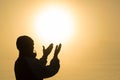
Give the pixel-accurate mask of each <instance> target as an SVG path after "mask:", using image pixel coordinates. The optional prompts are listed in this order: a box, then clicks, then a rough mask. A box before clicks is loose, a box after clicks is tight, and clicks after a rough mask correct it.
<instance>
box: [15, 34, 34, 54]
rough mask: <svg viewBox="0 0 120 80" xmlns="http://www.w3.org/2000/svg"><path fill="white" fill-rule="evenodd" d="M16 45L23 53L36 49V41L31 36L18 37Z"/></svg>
mask: <svg viewBox="0 0 120 80" xmlns="http://www.w3.org/2000/svg"><path fill="white" fill-rule="evenodd" d="M16 46H17V49H18V50H19V51H20V52H22V53H29V52H30V53H31V52H33V49H34V41H33V40H32V39H31V38H30V37H29V36H20V37H18V38H17V41H16Z"/></svg>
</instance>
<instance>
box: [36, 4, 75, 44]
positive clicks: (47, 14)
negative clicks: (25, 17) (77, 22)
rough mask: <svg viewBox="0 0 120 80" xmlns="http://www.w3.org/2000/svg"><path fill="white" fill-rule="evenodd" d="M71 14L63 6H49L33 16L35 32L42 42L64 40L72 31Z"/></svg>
mask: <svg viewBox="0 0 120 80" xmlns="http://www.w3.org/2000/svg"><path fill="white" fill-rule="evenodd" d="M73 27H74V21H73V18H72V14H71V13H70V12H69V11H68V9H66V8H64V7H57V6H49V7H46V8H45V9H43V11H42V12H40V13H39V14H38V15H37V16H36V18H35V31H36V34H37V35H38V36H39V37H41V38H42V39H43V41H44V42H55V43H56V42H57V43H59V42H65V41H67V40H68V39H69V38H70V36H72V34H73V32H74V28H73Z"/></svg>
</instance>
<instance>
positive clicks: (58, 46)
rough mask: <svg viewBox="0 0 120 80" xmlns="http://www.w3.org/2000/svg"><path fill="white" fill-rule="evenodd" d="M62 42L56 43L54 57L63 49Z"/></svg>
mask: <svg viewBox="0 0 120 80" xmlns="http://www.w3.org/2000/svg"><path fill="white" fill-rule="evenodd" d="M61 46H62V44H59V45H56V48H55V52H54V57H57V56H58V54H59V52H60V50H61Z"/></svg>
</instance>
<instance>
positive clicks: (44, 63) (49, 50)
mask: <svg viewBox="0 0 120 80" xmlns="http://www.w3.org/2000/svg"><path fill="white" fill-rule="evenodd" d="M52 48H53V44H52V43H51V44H50V45H49V46H48V48H46V49H45V46H43V56H42V58H40V60H39V63H40V64H41V65H42V66H46V63H47V57H48V55H49V54H50V52H51V50H52Z"/></svg>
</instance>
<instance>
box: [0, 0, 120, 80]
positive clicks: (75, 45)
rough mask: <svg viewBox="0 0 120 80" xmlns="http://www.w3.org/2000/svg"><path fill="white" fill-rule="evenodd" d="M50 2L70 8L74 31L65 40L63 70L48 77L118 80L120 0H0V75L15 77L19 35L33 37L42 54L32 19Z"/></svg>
mask: <svg viewBox="0 0 120 80" xmlns="http://www.w3.org/2000/svg"><path fill="white" fill-rule="evenodd" d="M49 4H51V5H61V6H64V5H65V6H67V8H68V9H69V10H71V12H72V14H73V15H72V16H73V17H74V21H75V25H74V28H75V31H74V35H72V36H71V38H70V39H68V40H67V42H65V43H63V46H62V50H61V52H60V54H59V59H60V64H61V68H60V71H59V72H58V73H57V74H56V75H55V76H54V77H51V78H47V79H45V80H58V79H59V80H119V79H120V76H119V75H120V31H119V30H120V1H119V0H0V37H1V40H0V79H1V80H8V79H9V80H15V75H14V62H15V60H16V59H17V57H18V50H17V49H16V39H17V37H18V36H20V35H28V36H30V37H32V38H33V40H34V42H35V49H36V51H37V54H38V56H37V58H40V57H41V55H42V45H43V43H42V40H41V39H40V38H38V36H36V34H35V30H34V28H35V27H34V25H33V20H34V16H35V14H37V11H41V10H42V9H43V6H46V5H49ZM46 45H49V44H46ZM54 46H55V45H54ZM50 59H51V58H49V59H48V62H49V61H50Z"/></svg>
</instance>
